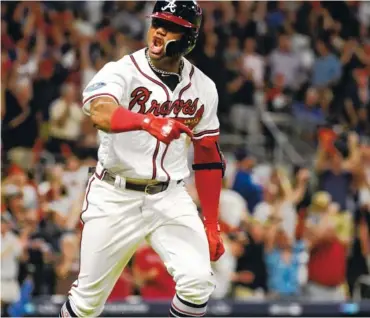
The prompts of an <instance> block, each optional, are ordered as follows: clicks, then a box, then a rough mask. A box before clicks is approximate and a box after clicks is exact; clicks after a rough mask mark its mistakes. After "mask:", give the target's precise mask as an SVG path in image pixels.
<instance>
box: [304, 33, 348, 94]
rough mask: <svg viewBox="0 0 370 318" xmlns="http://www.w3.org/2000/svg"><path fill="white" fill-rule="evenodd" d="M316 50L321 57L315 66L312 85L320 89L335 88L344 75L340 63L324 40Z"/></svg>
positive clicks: (318, 44)
mask: <svg viewBox="0 0 370 318" xmlns="http://www.w3.org/2000/svg"><path fill="white" fill-rule="evenodd" d="M316 50H317V52H318V54H319V57H318V58H317V59H316V61H315V63H314V65H313V69H312V80H311V84H312V86H313V87H316V88H320V89H323V88H328V87H333V86H334V85H335V84H337V83H338V80H339V79H340V76H341V74H342V66H341V64H340V61H339V59H338V58H337V57H336V56H335V55H334V54H333V53H332V52H331V50H330V48H329V44H328V43H327V41H325V40H324V39H319V40H318V41H317V42H316Z"/></svg>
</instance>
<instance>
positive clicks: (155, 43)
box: [150, 37, 164, 55]
mask: <svg viewBox="0 0 370 318" xmlns="http://www.w3.org/2000/svg"><path fill="white" fill-rule="evenodd" d="M163 48H164V41H163V40H162V39H161V38H158V37H154V38H153V40H152V43H151V45H150V51H151V52H152V53H153V54H157V55H158V54H161V53H162V51H163Z"/></svg>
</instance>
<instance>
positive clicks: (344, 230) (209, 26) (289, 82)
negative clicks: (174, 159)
mask: <svg viewBox="0 0 370 318" xmlns="http://www.w3.org/2000/svg"><path fill="white" fill-rule="evenodd" d="M152 6H153V2H152V1H147V2H141V1H138V2H135V1H122V2H112V1H100V2H97V1H76V2H74V1H71V2H55V1H42V2H40V1H37V2H36V1H35V2H28V1H27V2H26V1H22V2H21V1H15V2H2V3H1V82H2V85H1V119H2V122H1V123H2V125H1V126H2V127H1V133H2V136H1V145H2V154H1V156H2V214H1V238H2V244H1V266H2V272H1V286H2V293H1V294H2V296H1V297H2V298H1V302H2V304H3V305H5V306H7V305H9V304H12V303H14V302H16V301H17V300H19V298H20V295H21V296H22V297H23V296H24V295H23V294H22V292H21V291H22V288H23V286H24V285H25V283H26V282H30V281H31V282H32V285H33V288H32V296H38V295H53V294H62V295H65V294H66V293H67V292H68V289H69V287H70V285H71V283H72V282H73V280H74V279H75V277H76V275H77V273H78V266H79V241H80V236H81V230H82V227H81V225H80V222H79V216H80V212H81V207H82V201H83V198H84V191H85V184H86V181H87V177H88V176H87V168H88V167H89V166H94V165H95V164H96V150H97V147H98V144H99V141H98V138H97V134H96V129H95V128H94V127H93V126H92V125H91V123H90V121H89V119H88V118H87V117H86V116H83V115H82V112H81V109H80V106H81V97H80V95H81V94H80V93H81V91H82V90H83V88H84V87H85V86H86V85H87V83H88V82H89V81H90V80H91V78H92V77H93V76H94V75H95V74H96V73H97V72H98V71H99V69H100V68H101V67H102V66H103V65H104V64H105V63H106V62H108V61H111V60H117V59H119V58H121V57H122V56H123V55H125V54H128V53H130V52H132V51H134V50H136V49H140V48H142V47H143V46H145V37H146V30H147V28H148V26H149V23H150V20H148V19H147V18H146V15H147V14H148V13H150V12H151V10H152ZM201 6H202V8H203V14H204V21H203V25H202V29H201V33H200V36H199V39H198V44H197V46H196V48H195V49H194V51H193V52H192V53H191V54H190V56H189V57H188V58H189V59H190V60H191V61H192V62H193V63H195V64H196V66H197V67H198V68H200V69H201V70H202V71H203V72H205V73H206V74H207V75H208V76H209V77H211V78H212V79H213V80H214V81H215V83H216V85H217V88H218V91H219V100H220V103H219V117H220V121H221V128H222V131H226V132H231V133H235V134H238V135H241V136H248V135H249V136H255V135H259V134H262V135H264V136H265V139H264V140H265V146H266V149H267V150H268V153H272V150H273V148H274V146H275V145H274V138H273V136H272V135H271V132H270V131H269V130H268V129H267V128H266V127H265V126H264V124H263V122H261V120H260V113H261V111H268V112H270V113H273V114H282V115H284V116H288V118H290V122H291V126H292V130H294V132H295V133H296V136H299V138H302V139H304V140H307V141H309V142H311V143H312V144H314V145H315V146H316V148H317V156H316V160H315V162H313V163H312V166H310V167H288V168H290V169H283V168H282V167H276V166H274V165H273V164H265V163H261V162H257V161H256V159H255V158H253V156H252V155H251V154H250V153H248V151H246V149H244V148H243V149H237V150H236V151H235V152H233V153H231V154H230V156H229V157H230V159H229V162H228V176H227V178H225V184H224V186H225V188H224V189H223V191H222V196H221V203H220V214H221V216H220V217H221V221H222V225H223V232H224V240H225V244H226V246H227V251H226V254H225V256H224V257H223V258H222V259H221V261H220V262H218V263H217V264H215V273H216V275H217V279H218V284H217V286H218V287H217V289H216V292H215V294H214V297H216V298H225V297H234V298H237V299H247V298H250V297H257V298H260V299H266V298H274V299H279V298H289V299H292V298H294V299H300V298H301V297H304V298H310V299H315V300H316V299H318V300H339V299H345V298H346V297H349V295H352V294H353V290H354V287H355V285H356V282H357V281H358V280H359V278H361V277H362V276H363V275H368V274H369V268H370V257H369V255H370V235H369V232H370V189H369V187H370V153H369V146H367V145H366V140H367V139H366V138H368V137H369V136H370V82H369V75H370V31H369V30H370V3H369V2H365V1H364V2H361V1H337V2H322V1H269V2H257V1H240V2H237V1H234V2H230V1H222V2H211V1H207V2H202V3H201ZM267 159H271V158H270V157H269V158H267ZM285 168H286V167H285ZM188 188H189V193H191V195H192V197H193V198H194V200H195V202H197V195H196V191H195V188H194V185H193V182H192V179H191V178H190V179H189V180H188ZM173 293H174V284H173V282H172V280H171V278H170V277H169V276H168V274H167V272H166V270H165V268H164V267H163V265H162V263H161V261H160V259H159V257H158V256H157V255H156V254H155V253H154V252H153V250H152V249H151V248H150V247H148V246H146V245H143V246H141V247H140V248H139V250H138V252H137V253H136V254H135V257H134V258H133V260H132V261H131V263H130V266H129V267H128V268H127V269H125V271H124V272H123V273H122V275H121V277H120V278H119V281H118V282H117V285H116V287H115V289H114V290H113V292H112V294H111V296H110V301H114V300H120V299H124V298H125V297H128V296H130V295H141V296H142V297H143V298H145V299H151V298H170V297H172V295H173ZM22 297H21V298H22Z"/></svg>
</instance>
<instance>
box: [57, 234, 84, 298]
mask: <svg viewBox="0 0 370 318" xmlns="http://www.w3.org/2000/svg"><path fill="white" fill-rule="evenodd" d="M78 241H79V240H78V237H77V235H75V234H74V233H71V232H70V233H66V234H64V235H63V236H61V238H60V242H59V243H60V255H59V257H57V258H56V265H55V267H56V276H57V282H56V287H55V293H56V294H57V295H65V294H67V293H68V291H69V289H70V288H71V285H72V284H73V282H74V281H75V280H76V275H78V272H79V257H80V255H79V244H78Z"/></svg>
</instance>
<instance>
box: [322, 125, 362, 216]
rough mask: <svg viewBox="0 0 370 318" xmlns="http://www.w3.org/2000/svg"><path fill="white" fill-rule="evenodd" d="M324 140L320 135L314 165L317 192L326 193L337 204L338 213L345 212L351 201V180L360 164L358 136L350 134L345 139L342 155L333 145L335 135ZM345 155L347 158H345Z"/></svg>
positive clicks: (323, 136)
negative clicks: (317, 180)
mask: <svg viewBox="0 0 370 318" xmlns="http://www.w3.org/2000/svg"><path fill="white" fill-rule="evenodd" d="M327 133H330V131H328V132H327ZM325 138H326V137H325V135H321V138H320V139H321V141H320V143H319V146H318V153H317V159H316V164H315V169H316V172H317V173H318V178H319V190H322V191H327V192H328V193H329V194H330V195H331V197H332V200H333V202H336V203H338V204H339V206H340V211H345V210H347V209H348V208H349V206H348V203H349V200H352V199H353V193H352V191H351V185H352V179H353V174H354V173H356V170H357V168H358V167H359V162H360V161H359V160H360V152H359V145H358V136H357V134H355V133H352V134H350V135H349V136H348V137H345V140H344V141H343V143H344V144H343V145H342V148H343V147H344V149H343V150H344V152H343V154H344V155H343V154H342V153H341V152H340V151H339V150H338V149H337V148H336V147H335V146H334V145H333V140H334V139H333V138H336V137H335V135H334V136H332V137H329V138H330V139H331V140H325ZM346 148H347V149H348V151H346V150H347V149H346ZM347 154H348V158H346V155H347Z"/></svg>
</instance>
